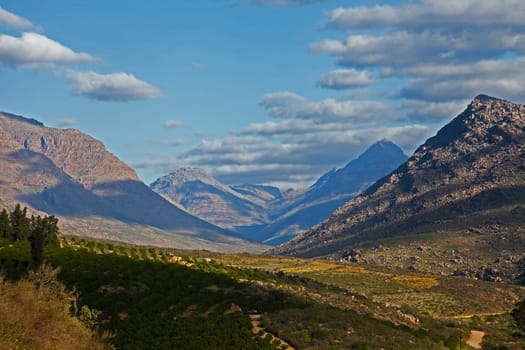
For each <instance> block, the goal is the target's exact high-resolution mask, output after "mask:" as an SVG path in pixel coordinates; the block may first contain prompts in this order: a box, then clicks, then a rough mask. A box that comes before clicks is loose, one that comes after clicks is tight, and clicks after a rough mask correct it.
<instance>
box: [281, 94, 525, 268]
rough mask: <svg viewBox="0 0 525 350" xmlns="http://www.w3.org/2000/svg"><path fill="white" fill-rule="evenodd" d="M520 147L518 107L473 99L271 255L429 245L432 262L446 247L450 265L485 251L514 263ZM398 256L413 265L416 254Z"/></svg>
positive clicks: (524, 135)
mask: <svg viewBox="0 0 525 350" xmlns="http://www.w3.org/2000/svg"><path fill="white" fill-rule="evenodd" d="M524 145H525V106H523V105H519V104H514V103H511V102H508V101H504V100H500V99H497V98H493V97H489V96H486V95H479V96H477V97H476V98H475V99H474V100H473V101H472V102H471V103H470V104H469V105H468V107H467V108H466V110H465V111H464V112H463V113H461V114H460V115H459V116H457V117H456V118H455V119H453V120H452V121H451V122H450V123H448V124H447V125H446V126H444V127H443V128H442V129H441V130H439V132H438V133H437V134H436V135H435V136H433V137H431V138H429V139H428V140H427V141H426V142H425V143H424V144H423V145H421V146H420V147H419V148H418V149H417V150H416V151H415V152H414V154H413V155H412V156H411V157H410V158H409V159H408V160H407V161H406V162H405V163H403V164H402V165H401V166H400V167H398V168H397V169H396V170H394V171H393V172H392V173H390V174H389V175H387V176H385V177H384V178H382V179H381V180H379V181H378V182H376V183H375V184H374V185H372V186H371V187H369V188H368V189H367V190H365V191H364V192H363V193H362V194H361V195H359V196H358V197H357V198H355V199H354V200H352V201H350V202H348V203H346V204H345V205H343V206H342V207H340V208H339V209H338V210H337V211H335V212H334V213H333V215H332V216H331V217H330V218H329V219H328V220H326V221H324V222H323V223H321V224H319V225H317V226H315V227H314V228H312V229H311V230H309V231H307V232H305V233H303V234H301V235H299V236H298V237H296V238H295V239H293V240H291V241H290V242H288V243H286V244H284V245H282V246H280V247H277V248H276V249H275V250H274V251H273V253H276V254H285V255H293V256H302V257H319V256H330V257H332V258H338V259H346V258H350V259H353V258H355V256H356V255H358V256H359V257H360V258H362V257H363V256H364V255H366V254H365V253H363V252H361V251H360V249H363V250H366V251H367V252H368V253H369V254H370V257H371V259H373V258H374V256H375V257H376V258H377V255H378V254H375V253H374V252H377V251H378V250H381V249H383V247H384V245H387V246H389V247H390V248H389V249H397V248H396V247H397V246H396V245H397V244H400V245H402V246H403V247H408V246H410V244H411V243H413V242H418V243H417V247H418V250H419V253H421V252H423V251H425V250H427V248H428V247H430V248H429V249H430V250H434V254H435V256H434V258H433V259H434V261H436V260H439V254H437V252H436V249H433V248H432V247H433V245H434V246H436V247H437V246H438V245H439V246H443V244H445V242H446V241H447V242H449V245H450V246H453V247H454V251H455V253H454V257H453V258H451V259H450V260H451V261H452V264H454V263H457V261H456V262H454V261H455V260H460V261H461V260H465V259H469V258H470V259H476V258H478V257H480V256H481V255H483V254H485V253H487V254H488V255H487V256H488V257H489V258H490V259H492V261H498V262H505V261H507V262H509V263H513V264H514V263H518V261H517V260H519V257H520V256H521V255H522V252H523V248H524V242H525V240H524V239H523V238H524V234H525V209H524V208H525V148H524ZM451 242H453V244H451ZM356 249H357V250H359V251H357V252H356ZM384 249H387V248H384ZM459 252H462V253H459ZM448 253H449V252H447V251H443V254H448ZM374 254H375V255H374ZM385 254H386V253H385ZM385 254H383V255H385ZM403 254H407V255H410V254H414V259H413V260H414V261H417V260H418V259H419V257H416V253H415V250H410V249H408V250H407V251H405V252H404V253H403ZM421 254H422V253H421ZM421 254H420V255H421ZM359 257H358V258H359ZM383 258H384V256H383ZM447 259H448V258H447ZM354 260H355V259H354ZM447 263H450V261H449V262H447ZM465 265H466V264H465Z"/></svg>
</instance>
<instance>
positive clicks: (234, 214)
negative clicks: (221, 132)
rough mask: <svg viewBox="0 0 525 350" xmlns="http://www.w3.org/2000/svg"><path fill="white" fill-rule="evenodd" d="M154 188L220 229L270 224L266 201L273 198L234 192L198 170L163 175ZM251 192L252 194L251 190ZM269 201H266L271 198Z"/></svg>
mask: <svg viewBox="0 0 525 350" xmlns="http://www.w3.org/2000/svg"><path fill="white" fill-rule="evenodd" d="M150 188H151V189H152V190H153V191H155V192H157V193H159V194H161V195H163V196H165V197H166V198H168V199H170V200H172V201H173V202H175V203H179V204H180V205H181V206H182V207H183V208H185V209H186V210H187V211H188V212H189V213H191V214H192V215H195V216H197V217H199V218H201V219H203V220H206V221H208V222H210V223H212V224H215V225H217V226H220V227H223V228H227V229H233V230H234V229H235V228H236V227H238V226H253V225H260V224H263V223H266V222H267V221H268V217H267V214H266V208H265V207H264V206H265V204H266V203H265V201H266V202H268V201H269V200H270V199H273V197H272V196H271V195H270V193H269V192H267V191H266V192H261V190H260V189H259V190H258V191H255V188H254V187H253V186H252V187H251V188H246V187H239V190H240V191H242V192H244V193H241V192H239V191H238V190H235V189H232V188H230V187H228V186H226V185H224V184H222V183H220V182H219V181H217V180H215V179H214V178H212V177H211V176H209V175H208V174H207V173H206V172H205V171H204V170H202V169H197V168H181V169H178V170H177V171H176V172H173V173H171V174H168V175H166V176H162V177H160V178H158V179H157V180H156V181H155V182H153V183H152V184H151V185H150ZM248 189H251V191H248ZM268 197H269V199H268V200H265V199H264V198H268Z"/></svg>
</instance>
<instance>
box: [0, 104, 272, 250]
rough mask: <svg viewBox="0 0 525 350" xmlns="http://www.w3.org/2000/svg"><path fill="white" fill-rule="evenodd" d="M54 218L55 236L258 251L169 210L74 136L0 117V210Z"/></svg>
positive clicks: (99, 147)
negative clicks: (18, 209) (57, 224)
mask: <svg viewBox="0 0 525 350" xmlns="http://www.w3.org/2000/svg"><path fill="white" fill-rule="evenodd" d="M15 203H21V204H22V205H26V206H28V208H29V209H30V211H33V212H36V213H47V214H53V215H56V216H58V217H59V218H60V219H61V220H60V222H61V227H60V229H61V231H62V232H63V233H66V234H69V235H79V236H89V237H94V238H104V239H112V240H119V241H124V242H130V243H137V244H146V245H162V246H168V247H170V246H172V247H175V246H176V247H179V248H180V247H186V248H206V249H210V250H219V251H261V250H263V249H265V247H264V246H263V245H260V244H256V243H253V242H248V241H245V240H243V239H241V238H240V236H238V235H237V234H234V233H232V232H229V231H227V230H225V229H222V228H219V227H217V226H214V225H212V224H210V223H208V222H206V221H204V220H201V219H199V218H196V217H194V216H192V215H190V214H188V213H187V212H185V211H183V210H181V209H179V208H177V207H176V206H175V205H173V204H172V203H170V202H169V201H167V200H165V199H164V198H162V197H161V196H159V195H158V194H156V193H155V192H153V191H152V190H150V189H149V187H148V186H146V185H145V184H144V183H143V182H142V181H140V180H139V178H138V177H137V175H136V173H135V171H134V170H132V169H131V168H130V167H129V166H127V165H126V164H124V163H123V162H122V161H120V160H119V159H118V158H117V157H115V156H114V155H113V154H111V153H110V152H108V151H107V150H106V148H105V147H104V145H103V144H102V143H101V142H100V141H98V140H96V139H94V138H92V137H90V136H88V135H86V134H83V133H81V132H80V131H78V130H74V129H66V130H61V129H54V128H49V127H46V126H44V125H43V124H42V123H40V122H38V121H36V120H34V119H27V118H24V117H21V116H17V115H13V114H9V113H5V112H4V113H0V206H2V207H13V206H14V204H15Z"/></svg>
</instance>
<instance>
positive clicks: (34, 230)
mask: <svg viewBox="0 0 525 350" xmlns="http://www.w3.org/2000/svg"><path fill="white" fill-rule="evenodd" d="M57 235H58V219H57V218H56V217H54V216H46V217H44V218H42V217H40V216H36V217H35V216H32V217H31V235H30V237H29V241H30V242H31V260H32V263H33V266H35V267H38V266H40V265H41V264H42V256H43V254H44V246H45V245H47V244H51V243H54V242H56V240H57Z"/></svg>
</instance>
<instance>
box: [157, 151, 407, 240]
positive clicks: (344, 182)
mask: <svg viewBox="0 0 525 350" xmlns="http://www.w3.org/2000/svg"><path fill="white" fill-rule="evenodd" d="M406 159H407V157H406V156H405V155H404V154H403V151H402V150H401V149H400V148H399V147H397V146H396V145H394V144H393V143H392V142H389V141H380V142H378V143H376V144H374V145H372V146H371V147H370V148H369V149H368V150H366V152H364V153H363V154H362V155H361V156H359V158H357V159H355V160H353V161H351V162H350V163H348V165H346V166H345V167H344V168H342V169H338V170H335V169H334V170H332V171H330V172H328V173H327V174H325V175H323V176H322V177H321V178H320V179H319V180H318V181H317V182H316V183H315V184H314V185H312V186H311V187H310V188H309V189H308V190H306V191H303V192H299V193H298V194H295V195H288V196H283V195H282V194H281V192H280V191H279V190H278V189H277V188H274V187H270V186H260V185H238V186H232V187H229V186H226V185H224V184H221V183H220V182H219V181H217V180H215V179H213V178H212V177H210V176H209V175H208V174H206V173H205V172H204V171H203V170H201V169H191V168H182V169H179V170H178V171H176V172H174V173H172V174H169V175H166V176H163V177H161V178H159V179H158V180H157V181H155V182H154V183H153V184H151V188H152V189H153V190H154V191H156V192H157V193H159V194H161V195H163V196H165V197H167V198H169V199H170V200H172V201H174V202H176V203H178V204H180V205H182V206H183V207H184V208H185V209H186V210H187V211H188V212H189V213H191V214H193V215H195V216H198V217H200V218H202V219H204V220H206V221H209V222H211V223H213V224H216V225H218V226H220V227H224V228H228V229H233V230H236V231H237V232H240V233H241V234H242V235H243V236H244V237H248V238H250V239H252V240H255V241H259V242H264V243H267V244H272V245H273V244H279V243H282V242H285V241H287V240H289V239H291V238H293V237H295V236H296V235H297V234H298V233H300V232H302V231H304V230H306V229H308V228H310V227H312V226H313V225H316V224H318V223H320V222H321V221H323V220H325V219H326V218H328V217H329V216H330V214H332V212H333V211H334V210H335V209H337V208H338V207H339V206H341V205H342V204H344V203H346V202H347V201H349V200H350V199H352V198H354V197H355V196H356V195H357V194H359V193H360V192H361V191H363V190H364V189H366V188H367V187H368V186H369V185H371V184H372V183H374V181H376V180H377V179H379V178H381V177H382V176H384V175H386V174H388V173H389V172H390V171H392V170H393V169H395V168H396V167H397V166H399V164H401V163H402V162H404V161H405V160H406Z"/></svg>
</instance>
